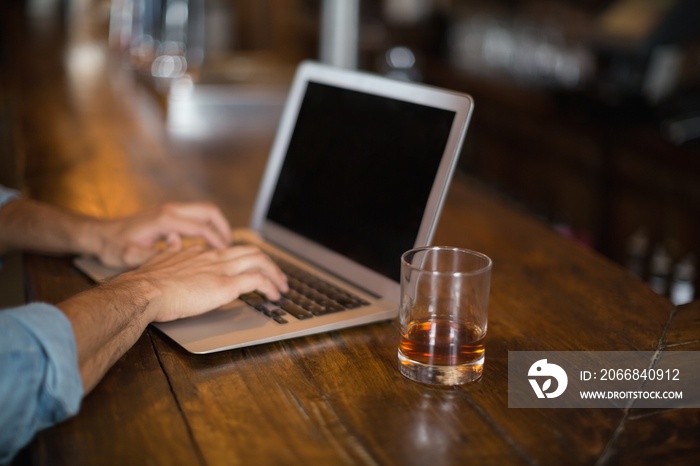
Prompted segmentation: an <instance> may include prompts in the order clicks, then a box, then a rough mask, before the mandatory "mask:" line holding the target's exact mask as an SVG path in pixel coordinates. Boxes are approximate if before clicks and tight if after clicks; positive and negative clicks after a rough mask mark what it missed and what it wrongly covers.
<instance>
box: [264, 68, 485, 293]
mask: <svg viewBox="0 0 700 466" xmlns="http://www.w3.org/2000/svg"><path fill="white" fill-rule="evenodd" d="M309 82H317V83H321V84H326V85H330V86H336V87H340V88H343V89H350V90H354V91H358V92H364V93H369V94H374V95H379V96H384V97H388V98H393V99H398V100H402V101H406V102H411V103H416V104H421V105H426V106H429V107H434V108H439V109H444V110H449V111H452V112H454V118H453V121H452V127H451V129H450V133H449V136H448V139H447V142H446V144H445V149H444V151H443V154H442V157H441V161H440V164H439V166H438V170H437V173H436V176H435V179H434V182H433V185H432V189H431V191H430V195H429V197H428V201H427V203H426V207H425V210H424V213H423V217H422V220H421V223H420V227H419V230H418V234H417V236H416V240H415V242H414V245H413V246H414V247H419V246H424V245H429V244H431V242H432V239H433V235H434V233H435V229H436V226H437V222H438V220H439V216H440V211H441V209H442V204H443V202H444V199H445V197H446V194H447V190H448V188H449V184H450V181H451V178H452V175H453V173H454V170H455V168H456V164H457V160H458V158H459V154H460V152H461V147H462V143H463V141H464V138H465V135H466V131H467V128H468V126H469V121H470V118H471V115H472V112H473V108H474V104H473V100H472V98H471V97H470V96H469V95H467V94H462V93H457V92H453V91H447V90H444V89H438V88H434V87H430V86H426V85H423V84H416V83H409V82H403V81H397V80H393V79H389V78H384V77H381V76H377V75H373V74H369V73H365V72H358V71H354V70H346V69H341V68H335V67H330V66H327V65H323V64H320V63H316V62H311V61H307V62H303V63H302V64H301V65H300V66H299V68H298V70H297V73H296V75H295V77H294V80H293V82H292V85H291V87H290V90H289V95H288V97H287V101H286V104H285V107H284V110H283V112H282V115H281V118H280V122H279V126H278V129H277V133H276V136H275V140H274V142H273V145H272V148H271V150H270V155H269V160H268V163H267V167H266V170H265V173H264V175H263V179H262V182H261V185H260V189H259V192H258V197H257V200H256V204H255V207H254V210H253V215H252V218H251V228H252V229H253V230H254V231H255V232H257V233H258V234H259V235H260V236H261V237H262V238H264V239H265V240H266V241H268V242H270V243H272V244H274V245H276V246H278V247H280V248H282V249H284V250H287V251H290V252H293V254H294V255H296V256H298V257H300V258H301V259H303V260H306V261H308V262H310V263H312V264H314V265H316V266H318V267H320V268H322V269H324V270H326V271H328V272H331V273H333V274H335V275H338V276H339V277H340V278H342V279H344V280H347V281H349V282H351V283H353V284H355V285H356V286H358V287H360V288H363V289H364V290H366V291H369V292H371V293H373V294H375V295H377V296H381V297H385V298H388V299H392V300H398V296H399V283H398V282H397V281H395V280H393V279H391V278H389V277H387V276H385V275H383V274H380V273H378V272H376V271H374V270H372V269H370V268H368V267H366V266H364V265H362V264H359V263H357V262H354V261H353V260H351V259H349V258H347V257H344V256H342V255H341V254H338V253H336V252H334V251H332V250H330V249H328V248H326V247H324V246H322V245H320V244H318V243H315V242H313V241H311V240H309V239H307V238H304V237H302V236H300V235H298V234H296V233H294V232H292V231H290V230H288V229H287V228H284V227H283V226H281V225H279V224H276V223H275V222H273V221H271V220H270V219H268V218H267V213H268V210H269V206H270V202H271V200H272V196H273V194H274V190H275V186H276V183H277V179H278V177H279V174H280V170H281V168H282V165H283V162H284V159H285V156H286V153H287V148H288V146H289V143H290V140H291V138H292V134H293V131H294V128H295V124H296V121H297V116H298V114H299V110H300V108H301V105H302V102H303V99H304V94H305V92H306V88H307V84H308V83H309ZM396 267H397V268H398V267H399V259H398V258H397V261H396Z"/></svg>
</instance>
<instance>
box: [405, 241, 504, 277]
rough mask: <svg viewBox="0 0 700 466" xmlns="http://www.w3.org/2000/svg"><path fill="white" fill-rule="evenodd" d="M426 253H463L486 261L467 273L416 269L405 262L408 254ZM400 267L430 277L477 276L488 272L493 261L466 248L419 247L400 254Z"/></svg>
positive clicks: (481, 253)
mask: <svg viewBox="0 0 700 466" xmlns="http://www.w3.org/2000/svg"><path fill="white" fill-rule="evenodd" d="M426 251H452V252H458V253H463V254H467V255H470V256H475V257H480V258H482V259H485V260H486V264H485V265H484V266H482V267H479V268H475V269H473V270H469V271H463V272H460V271H444V272H443V271H440V270H425V269H421V268H420V267H417V266H415V265H413V264H412V263H411V262H409V261H407V260H406V257H407V256H408V255H409V254H417V253H420V252H426ZM401 265H402V266H403V265H405V266H406V267H408V268H410V269H411V270H415V271H418V272H420V273H426V274H431V275H452V276H458V275H479V274H482V273H486V272H488V271H490V270H491V269H492V267H493V260H492V259H491V258H490V257H489V256H487V255H486V254H484V253H483V252H479V251H475V250H473V249H467V248H460V247H458V246H421V247H417V248H412V249H409V250H408V251H406V252H404V253H403V254H401Z"/></svg>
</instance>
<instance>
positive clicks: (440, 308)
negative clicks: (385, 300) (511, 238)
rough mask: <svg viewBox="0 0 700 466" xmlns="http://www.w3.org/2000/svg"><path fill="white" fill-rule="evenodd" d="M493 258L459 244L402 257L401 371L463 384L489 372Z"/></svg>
mask: <svg viewBox="0 0 700 466" xmlns="http://www.w3.org/2000/svg"><path fill="white" fill-rule="evenodd" d="M491 269H492V261H491V259H490V258H489V257H488V256H486V255H484V254H482V253H479V252H476V251H470V250H468V249H461V248H454V247H424V248H417V249H412V250H410V251H407V252H405V253H404V254H403V255H402V256H401V302H400V306H399V325H400V329H401V342H400V343H399V348H398V359H399V371H400V372H401V373H402V374H403V375H404V376H406V377H408V378H409V379H411V380H414V381H416V382H421V383H426V384H435V385H461V384H466V383H470V382H474V381H477V380H479V379H480V378H481V376H482V373H483V366H484V361H485V354H486V353H485V346H484V340H485V338H486V329H487V318H488V303H489V292H490V287H491Z"/></svg>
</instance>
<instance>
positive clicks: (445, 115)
mask: <svg viewBox="0 0 700 466" xmlns="http://www.w3.org/2000/svg"><path fill="white" fill-rule="evenodd" d="M454 116H455V113H454V112H453V111H449V110H444V109H438V108H432V107H429V106H425V105H420V104H415V103H410V102H404V101H401V100H396V99H392V98H387V97H382V96H377V95H372V94H367V93H362V92H357V91H353V90H348V89H341V88H338V87H334V86H330V85H326V84H320V83H316V82H310V83H309V84H308V87H307V89H306V93H305V95H304V99H303V102H302V104H301V107H300V109H299V115H298V116H297V121H296V125H295V127H294V131H293V134H292V137H291V140H290V143H289V147H288V152H287V155H286V157H285V160H284V164H283V166H282V169H281V172H280V174H279V179H278V180H277V186H276V188H275V191H274V193H273V196H272V199H271V203H270V206H269V209H268V215H267V217H268V219H269V220H272V221H273V222H275V223H277V224H279V225H280V226H282V227H284V228H287V229H289V230H291V231H293V232H295V233H298V234H299V235H302V236H305V237H307V238H310V239H312V240H314V241H316V242H318V243H319V244H322V245H323V246H325V247H326V248H328V249H331V250H333V251H336V252H338V253H340V254H342V255H344V256H346V257H349V258H350V259H353V260H354V261H355V262H358V263H360V264H362V265H364V266H366V267H369V268H371V269H373V270H375V271H376V272H378V273H380V274H382V275H384V276H386V277H389V278H391V279H393V280H396V281H397V282H398V281H399V270H400V268H399V259H400V256H401V254H402V253H403V252H404V251H406V250H408V249H411V248H412V247H413V246H414V243H415V241H416V237H417V234H418V231H419V228H420V224H421V220H422V217H423V212H424V209H425V206H426V203H427V201H428V197H429V195H430V191H431V188H432V185H433V182H434V180H435V175H436V172H437V170H438V167H439V165H440V161H441V158H442V155H443V152H444V150H445V145H446V143H447V140H448V136H449V134H450V128H451V126H452V122H453V119H454Z"/></svg>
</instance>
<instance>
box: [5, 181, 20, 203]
mask: <svg viewBox="0 0 700 466" xmlns="http://www.w3.org/2000/svg"><path fill="white" fill-rule="evenodd" d="M17 197H19V191H15V190H14V189H10V188H6V187H4V186H3V185H1V184H0V207H2V206H3V205H4V204H6V203H7V202H9V201H10V200H12V199H15V198H17Z"/></svg>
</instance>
